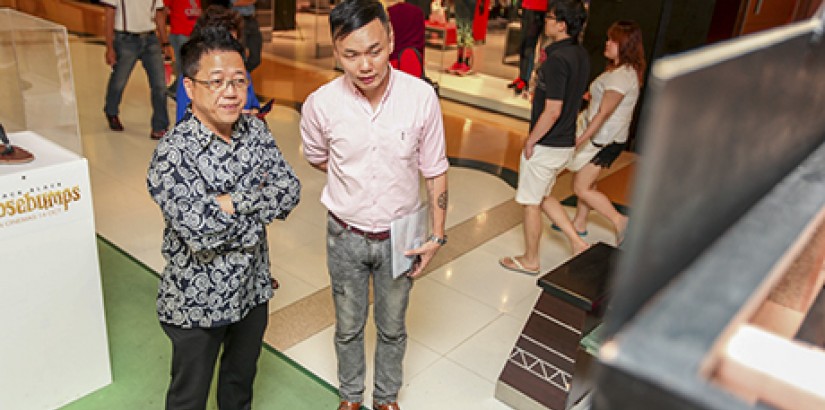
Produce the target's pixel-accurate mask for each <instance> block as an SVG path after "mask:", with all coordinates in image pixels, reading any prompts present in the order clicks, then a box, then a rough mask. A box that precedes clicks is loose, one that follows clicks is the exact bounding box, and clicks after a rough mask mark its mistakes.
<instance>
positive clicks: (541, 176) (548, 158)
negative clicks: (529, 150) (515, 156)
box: [516, 145, 573, 205]
mask: <svg viewBox="0 0 825 410" xmlns="http://www.w3.org/2000/svg"><path fill="white" fill-rule="evenodd" d="M572 156H573V148H572V147H570V148H555V147H545V146H543V145H536V147H535V148H534V150H533V156H532V157H530V159H526V158H524V152H522V153H521V163H520V164H519V171H518V190H517V191H516V202H518V203H520V204H522V205H538V204H540V203H541V201H542V200H544V197H546V196H549V195H550V191H551V190H552V189H553V184H555V183H556V175H558V174H559V172H561V171H562V170H564V167H565V165H567V162H568V161H570V158H571V157H572Z"/></svg>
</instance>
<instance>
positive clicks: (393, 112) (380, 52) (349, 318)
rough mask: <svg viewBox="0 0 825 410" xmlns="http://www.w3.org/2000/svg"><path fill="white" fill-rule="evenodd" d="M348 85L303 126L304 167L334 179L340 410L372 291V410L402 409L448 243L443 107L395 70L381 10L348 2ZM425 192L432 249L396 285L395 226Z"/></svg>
mask: <svg viewBox="0 0 825 410" xmlns="http://www.w3.org/2000/svg"><path fill="white" fill-rule="evenodd" d="M329 21H330V30H331V34H332V39H333V54H334V56H335V58H336V60H337V61H338V63H339V64H340V66H341V67H342V68H343V71H344V76H342V77H339V78H337V79H335V80H333V81H331V82H329V83H327V84H325V85H323V86H322V87H320V88H319V89H318V90H316V91H315V92H313V93H312V94H311V95H310V96H309V97H307V100H306V101H305V102H304V105H303V110H302V118H301V135H302V137H303V150H304V156H305V157H306V159H307V161H309V163H310V164H312V165H313V166H314V167H316V168H318V169H320V170H322V171H324V172H326V173H327V185H326V186H325V187H324V190H323V192H322V193H321V202H322V203H323V204H324V205H326V207H327V208H328V209H329V216H328V220H327V265H328V268H329V273H330V280H331V283H332V295H333V300H334V302H335V312H336V324H335V348H336V353H337V355H338V380H339V384H340V387H339V392H340V396H341V403H340V406H339V409H340V410H350V409H352V410H354V409H359V408H360V406H361V402H362V401H363V397H364V375H365V374H366V365H365V358H364V325H365V323H366V320H367V311H368V308H369V280H370V276H372V280H373V288H374V289H373V290H374V299H375V305H374V316H375V324H376V328H377V334H378V337H377V339H378V340H377V346H376V352H375V367H376V368H375V382H374V383H375V388H374V391H373V408H374V409H378V410H398V409H399V407H398V403H397V401H396V400H397V396H398V390H399V389H400V388H401V384H402V380H401V376H402V367H401V363H402V360H403V358H404V351H405V349H406V342H407V332H406V328H405V316H406V310H407V303H408V300H409V293H410V289H411V287H412V282H413V279H414V278H415V277H417V276H419V275H420V274H421V272H422V271H423V270H424V268H425V267H426V266H427V264H428V263H429V262H430V260H431V259H432V257H433V256H434V255H435V253H436V252H437V251H438V249H439V248H440V247H441V246H442V245H444V244H445V243H446V237H445V236H444V221H445V217H446V213H447V175H446V172H447V168H448V167H449V163H448V161H447V157H446V155H445V142H444V128H443V124H442V117H441V110H440V107H439V102H438V98H437V97H436V95H435V92H434V91H433V89H432V87H430V86H429V85H428V84H427V83H425V82H423V81H421V80H419V79H418V78H415V77H412V76H410V75H408V74H405V73H403V72H401V71H397V70H394V69H392V68H391V67H390V65H389V63H388V61H389V55H390V51H392V48H393V35H392V30H391V28H390V24H389V19H388V18H387V14H386V12H385V11H384V8H383V6H382V5H381V3H380V2H378V1H377V0H345V1H343V2H342V3H340V4H338V5H336V6H335V8H334V9H333V10H332V12H331V13H330V16H329ZM421 176H423V177H424V179H425V181H426V187H427V192H428V195H429V202H430V210H431V232H432V235H431V236H430V239H429V240H428V241H427V242H425V243H424V244H423V245H422V246H421V247H419V248H417V249H413V250H410V251H408V252H407V254H408V255H411V256H418V257H420V261H419V262H418V263H417V265H416V266H414V267H413V269H412V271H411V272H410V273H408V275H407V276H402V277H400V278H398V279H393V277H392V251H391V246H390V240H389V237H390V234H389V229H390V222H391V221H392V220H393V219H396V218H399V217H401V216H404V215H407V214H409V213H411V212H413V211H414V210H415V209H416V208H417V207H418V206H419V203H420V200H419V181H420V177H421Z"/></svg>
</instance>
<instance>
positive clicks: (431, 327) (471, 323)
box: [407, 278, 499, 355]
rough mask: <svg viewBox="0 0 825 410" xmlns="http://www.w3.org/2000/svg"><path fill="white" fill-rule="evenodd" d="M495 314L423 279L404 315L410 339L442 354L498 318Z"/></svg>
mask: <svg viewBox="0 0 825 410" xmlns="http://www.w3.org/2000/svg"><path fill="white" fill-rule="evenodd" d="M498 315H499V312H498V311H497V310H496V309H494V308H492V307H490V306H488V305H486V304H484V303H481V302H479V301H478V300H476V299H473V298H471V297H469V296H466V295H464V294H462V293H459V292H458V291H456V290H454V289H451V288H449V287H447V286H444V285H442V284H441V283H439V282H437V281H435V280H432V279H429V278H424V279H421V280H418V281H417V282H416V283H415V286H414V287H413V290H412V295H411V297H410V307H409V309H408V311H407V327H408V329H409V333H410V337H411V338H412V339H414V340H416V341H418V342H420V343H421V344H423V345H424V346H426V347H428V348H430V349H432V350H434V351H436V352H438V353H439V354H442V355H443V354H446V353H448V352H449V351H451V350H453V349H455V348H456V347H457V346H458V345H459V344H461V343H462V342H464V341H465V340H467V339H469V338H470V337H471V336H473V335H474V334H475V333H477V332H478V331H479V330H481V329H483V328H484V327H485V326H487V324H489V323H490V322H492V321H493V320H495V319H496V317H498Z"/></svg>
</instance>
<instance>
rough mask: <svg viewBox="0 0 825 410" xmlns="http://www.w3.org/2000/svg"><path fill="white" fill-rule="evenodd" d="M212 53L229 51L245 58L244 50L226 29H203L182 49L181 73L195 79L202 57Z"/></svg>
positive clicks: (217, 27) (211, 27)
mask: <svg viewBox="0 0 825 410" xmlns="http://www.w3.org/2000/svg"><path fill="white" fill-rule="evenodd" d="M211 51H229V52H232V51H234V52H236V53H238V54H240V56H241V58H243V53H244V48H243V46H242V45H241V43H240V42H238V40H236V39H235V37H232V34H231V33H230V32H229V31H228V30H227V29H226V28H224V27H221V26H208V27H203V28H201V30H200V31H199V32H198V35H197V36H192V38H190V39H189V41H187V42H186V43H184V44H183V46H182V47H181V48H180V54H181V65H180V67H181V72H183V75H184V76H186V77H189V78H195V74H197V73H198V70H200V61H201V57H203V56H204V55H205V54H207V53H209V52H211Z"/></svg>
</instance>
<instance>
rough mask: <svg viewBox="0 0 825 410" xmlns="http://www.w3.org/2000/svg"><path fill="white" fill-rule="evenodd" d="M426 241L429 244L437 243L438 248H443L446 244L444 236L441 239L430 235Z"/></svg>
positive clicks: (445, 236)
mask: <svg viewBox="0 0 825 410" xmlns="http://www.w3.org/2000/svg"><path fill="white" fill-rule="evenodd" d="M428 241H430V242H435V243H437V244H438V245H439V246H444V245H446V244H447V235H444V237H443V238H439V237H437V236H435V235H430V239H428Z"/></svg>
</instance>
